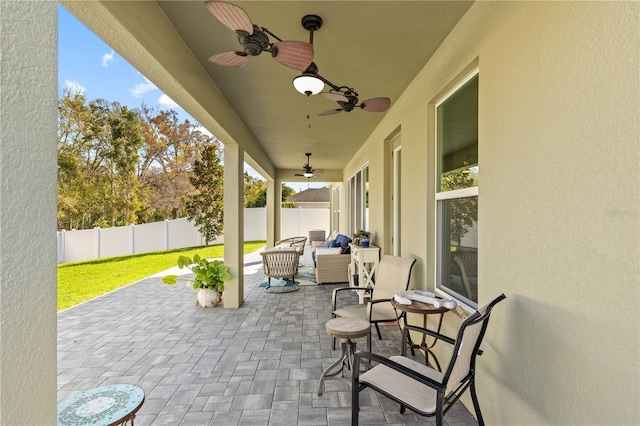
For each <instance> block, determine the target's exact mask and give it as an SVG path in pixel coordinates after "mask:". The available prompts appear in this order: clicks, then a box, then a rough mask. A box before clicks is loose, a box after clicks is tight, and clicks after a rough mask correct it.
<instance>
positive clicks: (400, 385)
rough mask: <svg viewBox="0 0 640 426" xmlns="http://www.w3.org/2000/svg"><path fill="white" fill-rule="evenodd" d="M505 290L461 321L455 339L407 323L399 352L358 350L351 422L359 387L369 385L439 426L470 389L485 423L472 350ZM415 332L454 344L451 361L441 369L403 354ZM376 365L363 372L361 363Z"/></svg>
mask: <svg viewBox="0 0 640 426" xmlns="http://www.w3.org/2000/svg"><path fill="white" fill-rule="evenodd" d="M503 299H505V295H504V294H501V295H500V296H498V297H496V298H495V299H494V300H493V301H491V302H490V303H489V304H487V305H485V306H484V307H482V308H480V309H479V310H478V311H476V312H474V313H473V314H471V315H469V316H468V317H467V318H466V319H465V320H464V321H463V322H462V325H461V326H460V329H459V330H458V336H457V338H456V339H455V340H454V339H451V338H450V337H447V336H444V335H442V334H440V333H436V332H435V331H432V330H428V329H425V328H422V327H416V326H413V325H407V326H406V327H405V328H404V331H403V334H402V355H401V356H392V357H390V358H385V357H382V356H380V355H376V354H372V353H370V352H362V351H360V352H357V353H356V354H355V356H354V361H353V369H352V382H351V392H352V398H351V401H352V407H351V410H352V411H351V425H352V426H356V425H357V424H358V416H359V408H360V407H359V405H360V402H359V397H360V392H361V391H363V390H364V389H366V388H371V389H373V390H375V391H376V392H379V393H381V394H383V395H385V396H387V397H388V398H390V399H392V400H394V401H396V402H398V403H399V404H400V413H404V411H405V408H408V409H410V410H411V411H414V412H415V413H417V414H419V415H422V416H428V417H432V416H435V418H436V425H438V426H440V425H442V422H443V417H444V415H445V414H446V413H447V411H448V410H449V409H450V408H451V406H452V405H453V404H454V403H455V402H456V401H457V400H458V399H459V398H460V396H461V395H462V394H463V393H464V392H465V391H466V390H467V389H469V390H470V392H471V399H472V401H473V407H474V409H475V412H476V418H477V420H478V423H479V424H480V425H484V420H483V419H482V413H481V412H480V404H479V403H478V396H477V394H476V388H475V370H476V368H475V366H476V355H482V351H481V350H480V344H481V343H482V338H483V337H484V334H485V332H486V330H487V325H488V324H489V316H490V315H491V309H492V308H493V307H494V306H495V305H496V304H497V303H498V302H500V301H501V300H503ZM411 331H413V332H419V333H424V334H427V335H429V336H432V337H434V338H436V339H439V340H442V341H444V342H446V343H449V344H451V345H452V346H453V352H452V356H451V360H450V362H449V366H448V367H447V369H446V370H445V372H444V373H441V372H440V371H437V370H435V369H433V368H431V367H429V366H426V365H424V364H422V363H421V362H418V361H415V360H413V359H410V358H407V357H406V353H407V352H406V351H407V342H408V340H407V339H408V336H409V332H411ZM361 362H362V363H368V364H371V363H373V364H376V365H375V366H374V367H373V368H371V369H369V370H368V371H366V372H364V373H361V372H360V370H359V368H360V363H361Z"/></svg>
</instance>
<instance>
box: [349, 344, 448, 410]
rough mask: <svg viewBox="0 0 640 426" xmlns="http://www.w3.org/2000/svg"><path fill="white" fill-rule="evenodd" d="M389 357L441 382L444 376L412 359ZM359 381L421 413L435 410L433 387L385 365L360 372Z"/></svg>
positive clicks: (435, 394)
mask: <svg viewBox="0 0 640 426" xmlns="http://www.w3.org/2000/svg"><path fill="white" fill-rule="evenodd" d="M390 359H391V360H392V361H395V362H397V363H398V364H402V365H404V366H405V367H408V368H410V369H412V370H414V371H416V372H418V373H420V374H422V375H423V376H427V377H429V378H431V379H433V380H436V381H438V382H442V378H443V377H444V374H442V373H441V372H439V371H437V370H434V369H433V368H430V367H428V366H426V365H424V364H421V363H419V362H416V361H414V360H412V359H409V358H406V357H403V356H392V357H391V358H390ZM360 382H362V383H368V384H370V385H372V386H375V387H377V388H379V389H381V390H383V391H385V392H387V393H389V394H390V395H393V396H395V397H397V398H399V399H400V400H402V401H404V402H405V403H406V404H407V405H410V406H412V407H414V408H416V409H418V410H420V411H422V412H423V413H433V412H435V410H436V396H437V393H436V391H435V390H434V389H432V388H430V387H429V386H426V385H423V384H422V383H420V382H418V381H416V380H413V379H412V378H410V377H408V376H405V375H404V374H402V373H399V372H397V371H395V370H394V369H392V368H389V367H387V366H386V365H382V364H380V365H376V366H375V367H373V368H372V369H371V370H369V371H367V372H365V373H362V374H361V375H360Z"/></svg>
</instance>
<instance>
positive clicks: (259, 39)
mask: <svg viewBox="0 0 640 426" xmlns="http://www.w3.org/2000/svg"><path fill="white" fill-rule="evenodd" d="M236 33H237V34H238V41H239V42H240V44H241V45H242V47H243V48H244V52H245V53H246V54H247V55H249V56H258V55H259V54H261V53H262V52H263V51H265V50H268V49H269V47H270V45H269V37H268V36H267V35H266V34H265V33H264V32H262V30H260V28H258V27H257V26H256V25H254V26H253V34H247V33H246V32H244V31H241V30H238V31H236Z"/></svg>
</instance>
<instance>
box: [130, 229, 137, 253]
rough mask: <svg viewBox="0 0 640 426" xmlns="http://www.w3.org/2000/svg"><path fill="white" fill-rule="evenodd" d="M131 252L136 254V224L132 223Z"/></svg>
mask: <svg viewBox="0 0 640 426" xmlns="http://www.w3.org/2000/svg"><path fill="white" fill-rule="evenodd" d="M131 254H136V225H135V224H133V223H132V224H131Z"/></svg>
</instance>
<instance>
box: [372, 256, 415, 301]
mask: <svg viewBox="0 0 640 426" xmlns="http://www.w3.org/2000/svg"><path fill="white" fill-rule="evenodd" d="M415 263H416V259H414V258H412V257H397V256H391V255H388V254H387V255H384V256H383V257H382V260H381V261H380V264H379V265H378V270H377V271H376V275H375V281H374V282H375V287H374V289H373V296H372V298H373V299H393V296H395V294H396V293H398V292H400V291H405V290H406V289H408V288H409V280H410V279H411V270H412V269H413V265H415Z"/></svg>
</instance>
